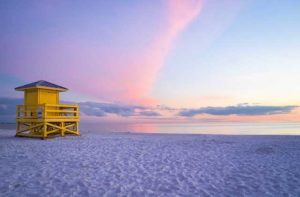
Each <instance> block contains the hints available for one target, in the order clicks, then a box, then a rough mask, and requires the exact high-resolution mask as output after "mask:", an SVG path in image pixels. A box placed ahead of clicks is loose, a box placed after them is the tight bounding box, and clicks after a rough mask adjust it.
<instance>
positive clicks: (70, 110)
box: [16, 104, 79, 119]
mask: <svg viewBox="0 0 300 197" xmlns="http://www.w3.org/2000/svg"><path fill="white" fill-rule="evenodd" d="M16 117H17V119H70V118H73V119H78V118H79V106H78V105H74V104H38V105H17V110H16Z"/></svg>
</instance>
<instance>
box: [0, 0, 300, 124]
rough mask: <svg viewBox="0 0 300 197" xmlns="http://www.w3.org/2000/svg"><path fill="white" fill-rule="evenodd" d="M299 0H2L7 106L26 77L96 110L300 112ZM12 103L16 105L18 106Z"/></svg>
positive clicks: (289, 116)
mask: <svg viewBox="0 0 300 197" xmlns="http://www.w3.org/2000/svg"><path fill="white" fill-rule="evenodd" d="M299 8H300V1H296V0H284V1H283V0H272V1H268V0H221V1H220V0H151V1H149V0H128V1H124V0H114V1H106V0H103V1H61V0H57V1H56V0H53V1H22V0H17V1H15V0H4V1H1V2H0V51H1V53H0V84H1V86H0V91H1V95H0V97H1V98H0V109H1V110H2V112H0V116H1V115H2V116H5V115H6V114H5V113H7V112H4V111H5V110H6V111H9V110H11V108H10V107H9V105H12V103H15V102H16V101H15V100H14V99H15V98H21V97H22V96H23V95H22V93H21V92H16V91H14V88H15V87H16V86H19V85H24V84H27V83H30V82H34V81H37V80H41V79H43V80H47V81H50V82H53V83H55V84H59V85H62V86H65V87H67V88H69V89H70V91H69V92H67V93H63V95H62V98H61V99H62V100H64V101H72V102H78V103H79V104H80V105H81V108H82V113H83V114H82V117H83V118H86V119H89V120H100V119H101V120H112V119H116V120H125V119H130V120H137V119H142V120H149V121H150V120H155V121H179V120H180V121H275V122H285V121H300V110H299V107H298V106H300V11H299ZM13 112H15V111H13Z"/></svg>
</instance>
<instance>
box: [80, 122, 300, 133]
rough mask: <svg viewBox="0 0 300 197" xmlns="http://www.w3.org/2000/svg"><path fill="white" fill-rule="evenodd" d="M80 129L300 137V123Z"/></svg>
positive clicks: (92, 126)
mask: <svg viewBox="0 0 300 197" xmlns="http://www.w3.org/2000/svg"><path fill="white" fill-rule="evenodd" d="M80 128H81V131H83V130H84V131H96V132H132V133H177V134H226V135H300V123H192V124H175V123H172V124H170V123H169V124H162V123H159V124H153V123H151V124H149V123H142V124H140V123H139V124H134V123H101V124H99V123H81V125H80Z"/></svg>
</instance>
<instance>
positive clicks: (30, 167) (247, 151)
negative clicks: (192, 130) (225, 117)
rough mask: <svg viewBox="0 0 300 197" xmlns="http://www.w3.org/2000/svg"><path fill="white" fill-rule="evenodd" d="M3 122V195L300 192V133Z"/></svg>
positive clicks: (0, 142) (0, 191)
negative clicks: (20, 129) (67, 128)
mask: <svg viewBox="0 0 300 197" xmlns="http://www.w3.org/2000/svg"><path fill="white" fill-rule="evenodd" d="M14 132H15V131H14V130H9V129H0V177H2V180H1V182H0V196H299V194H300V186H299V185H300V136H245V135H244V136H242V135H235V136H232V135H203V134H201V135H198V134H195V135H194V134H191V135H184V134H142V133H110V132H102V133H101V132H99V133H98V132H91V131H86V132H84V131H82V133H81V134H82V135H81V136H80V137H75V136H66V137H63V138H60V137H58V138H54V139H47V140H40V139H29V138H16V137H14Z"/></svg>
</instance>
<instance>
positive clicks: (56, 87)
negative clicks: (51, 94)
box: [15, 80, 68, 92]
mask: <svg viewBox="0 0 300 197" xmlns="http://www.w3.org/2000/svg"><path fill="white" fill-rule="evenodd" d="M29 88H45V89H53V90H58V91H61V92H64V91H67V90H68V88H65V87H62V86H59V85H56V84H54V83H50V82H48V81H44V80H40V81H36V82H33V83H29V84H26V85H23V86H19V87H16V88H15V90H20V91H23V90H25V89H29Z"/></svg>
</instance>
